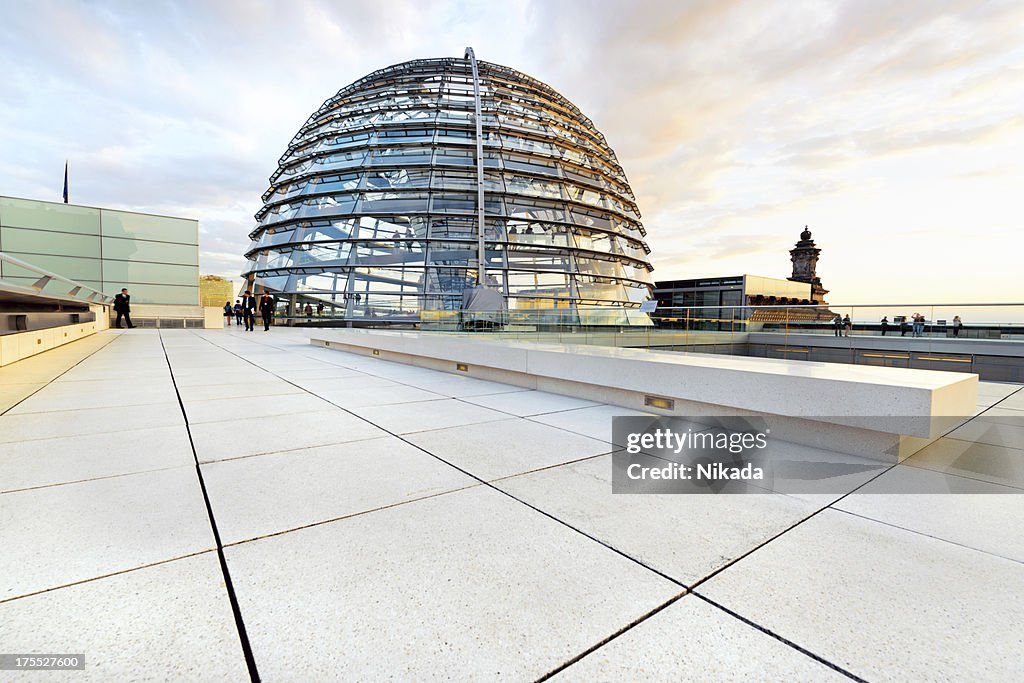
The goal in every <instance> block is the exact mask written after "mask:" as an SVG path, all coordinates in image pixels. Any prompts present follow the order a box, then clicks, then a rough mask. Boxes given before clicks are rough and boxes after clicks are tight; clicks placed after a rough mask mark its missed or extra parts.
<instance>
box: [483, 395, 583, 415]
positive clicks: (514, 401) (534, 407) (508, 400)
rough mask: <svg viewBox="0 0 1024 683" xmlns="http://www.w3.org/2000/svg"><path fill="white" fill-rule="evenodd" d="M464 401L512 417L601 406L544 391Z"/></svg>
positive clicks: (490, 396)
mask: <svg viewBox="0 0 1024 683" xmlns="http://www.w3.org/2000/svg"><path fill="white" fill-rule="evenodd" d="M465 401H466V402H467V403H475V404H477V405H478V406H484V407H485V408H493V409H494V410H500V411H502V412H505V413H511V414H512V415H519V416H520V417H526V416H529V415H541V414H543V413H557V412H560V411H563V410H575V409H576V408H589V407H591V406H597V405H601V404H600V403H597V402H595V401H586V400H584V399H582V398H573V397H572V396H562V395H560V394H550V393H548V392H546V391H515V392H510V393H502V394H489V395H486V396H470V397H467V398H466V399H465Z"/></svg>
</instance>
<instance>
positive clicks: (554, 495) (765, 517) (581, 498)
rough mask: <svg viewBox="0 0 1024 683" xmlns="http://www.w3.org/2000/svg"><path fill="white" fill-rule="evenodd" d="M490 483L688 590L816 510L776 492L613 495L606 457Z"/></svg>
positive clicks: (608, 459) (811, 506) (608, 462)
mask: <svg viewBox="0 0 1024 683" xmlns="http://www.w3.org/2000/svg"><path fill="white" fill-rule="evenodd" d="M494 486H496V487H497V488H499V489H501V490H502V491H507V492H508V493H510V494H512V495H513V496H515V497H516V498H519V499H520V500H523V501H525V502H526V503H528V504H530V505H533V506H535V507H537V508H539V509H541V510H544V511H545V512H547V513H548V514H550V515H553V516H554V517H555V518H556V519H560V520H562V521H564V522H565V523H567V524H569V525H571V526H573V527H575V528H577V529H579V530H581V531H583V532H584V533H587V534H589V535H591V536H593V537H594V538H597V539H599V540H601V541H602V542H604V543H607V544H608V545H610V546H612V547H613V548H616V549H618V550H620V551H622V552H624V553H626V554H627V555H629V556H630V557H634V558H636V559H638V560H640V561H642V562H644V563H645V564H647V565H648V566H650V567H653V568H654V569H657V570H658V571H661V572H664V573H665V574H667V575H668V576H671V577H672V578H674V579H675V580H677V581H679V582H681V583H684V584H687V585H692V584H694V583H696V582H697V581H698V580H699V579H701V578H704V577H705V576H707V575H708V574H710V573H711V572H713V571H715V570H716V569H719V568H721V567H722V566H724V565H725V564H727V563H728V562H730V561H732V560H734V559H736V558H737V557H740V556H741V555H743V554H744V553H746V552H748V551H750V550H752V549H753V548H755V547H756V546H757V545H758V544H760V543H763V542H764V541H766V540H768V539H769V538H771V537H772V536H774V535H776V534H778V533H780V532H782V531H784V530H785V529H787V528H788V527H789V526H791V525H793V524H795V523H796V522H798V521H800V520H801V519H803V518H805V517H807V516H809V515H811V514H813V513H814V511H815V510H817V509H818V507H817V506H815V505H812V504H810V503H807V502H804V501H801V500H799V499H796V498H792V497H789V496H784V495H781V494H767V493H766V494H759V495H758V494H717V495H716V494H707V495H702V494H633V495H631V494H613V493H612V456H610V455H608V456H601V457H599V458H593V459H591V460H584V461H582V462H578V463H572V464H568V465H563V466H561V467H555V468H552V469H547V470H542V471H540V472H533V473H531V474H524V475H522V476H519V477H511V478H509V479H501V480H499V481H497V482H495V483H494Z"/></svg>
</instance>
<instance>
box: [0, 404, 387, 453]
mask: <svg viewBox="0 0 1024 683" xmlns="http://www.w3.org/2000/svg"><path fill="white" fill-rule="evenodd" d="M0 419H2V418H0ZM191 431H192V441H193V443H194V444H195V447H196V453H198V455H199V461H200V462H210V461H214V460H225V459H228V458H241V457H245V456H249V455H257V454H260V453H274V452H277V451H287V450H294V449H298V448H310V447H313V446H327V445H330V444H335V443H346V442H348V441H360V440H362V439H372V438H375V437H380V436H386V433H385V432H383V431H382V430H380V429H378V428H376V427H374V426H373V425H371V424H369V423H367V422H366V421H365V420H360V419H359V418H357V417H353V416H352V415H349V414H348V413H346V412H344V411H343V410H341V409H339V408H334V409H331V410H322V411H318V412H313V413H296V414H294V415H281V416H276V417H263V418H258V419H246V420H238V421H235V422H209V423H203V424H196V425H192V426H191Z"/></svg>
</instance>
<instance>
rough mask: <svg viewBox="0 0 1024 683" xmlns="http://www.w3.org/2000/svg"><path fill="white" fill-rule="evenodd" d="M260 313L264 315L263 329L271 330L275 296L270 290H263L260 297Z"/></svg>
mask: <svg viewBox="0 0 1024 683" xmlns="http://www.w3.org/2000/svg"><path fill="white" fill-rule="evenodd" d="M260 315H261V316H263V331H264V332H269V331H270V319H271V318H272V317H274V297H272V296H270V292H263V296H262V297H260Z"/></svg>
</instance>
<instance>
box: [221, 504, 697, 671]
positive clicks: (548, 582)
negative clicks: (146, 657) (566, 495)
mask: <svg viewBox="0 0 1024 683" xmlns="http://www.w3.org/2000/svg"><path fill="white" fill-rule="evenodd" d="M225 552H226V554H227V558H228V564H229V567H230V570H231V574H232V578H233V580H234V583H235V588H236V591H237V594H238V598H239V602H240V604H241V608H242V612H243V614H244V615H245V621H246V626H247V629H248V633H249V637H250V640H251V641H252V643H253V648H254V651H255V654H256V662H257V665H258V666H259V669H260V673H261V675H263V677H264V678H266V679H267V680H279V679H287V678H289V677H291V676H293V675H294V661H291V658H292V656H293V655H294V653H296V652H302V653H304V654H303V663H304V667H305V668H304V671H303V677H304V678H305V679H306V680H327V679H332V680H339V679H341V680H344V679H356V678H358V679H383V678H395V679H399V680H442V679H443V680H452V679H454V680H470V679H476V680H483V679H487V680H493V679H495V678H497V677H499V676H500V677H501V678H502V679H507V680H524V679H533V678H537V677H538V676H540V675H542V674H544V673H545V672H547V671H550V670H551V669H553V668H555V667H556V666H557V665H559V664H560V663H562V662H564V661H566V660H567V659H569V658H570V657H572V656H573V655H575V654H576V653H578V652H580V651H582V650H583V649H585V648H586V647H588V646H590V645H592V644H593V643H595V642H598V641H600V640H601V639H602V638H604V637H606V636H607V635H608V634H610V633H613V632H614V631H616V630H617V629H619V628H622V627H624V626H626V625H627V624H629V623H630V622H631V621H633V620H635V619H636V618H637V617H639V616H640V615H642V614H644V613H646V612H648V611H650V610H651V609H653V608H654V607H655V606H657V605H659V604H663V603H664V602H665V601H667V600H668V599H670V598H671V597H673V596H674V595H677V594H678V593H679V592H680V589H679V587H678V586H676V585H675V584H672V583H670V582H668V581H665V580H664V579H662V578H661V577H658V576H657V575H655V574H653V573H651V572H648V571H646V570H644V569H643V568H641V567H639V566H637V565H636V564H634V563H632V562H630V561H629V560H627V559H625V558H623V557H621V556H620V555H617V554H616V553H613V552H611V551H609V550H608V549H606V548H603V547H601V546H600V545H599V544H597V543H594V542H592V541H590V540H588V539H586V538H584V537H582V536H580V535H579V534H577V533H575V532H573V531H572V530H570V529H567V528H566V527H564V526H562V525H560V524H558V523H557V522H554V521H552V520H550V519H548V518H546V517H544V516H543V515H540V514H538V513H537V512H535V511H533V510H530V509H529V508H527V507H525V506H522V505H520V504H518V503H516V502H515V501H513V500H511V499H509V498H507V497H505V496H503V495H501V494H499V493H497V492H495V491H493V490H490V489H486V488H484V487H476V488H473V489H469V490H465V491H459V492H456V493H451V494H447V495H444V496H438V497H435V498H429V499H426V500H421V501H416V502H412V503H407V504H405V505H399V506H397V507H393V508H388V509H386V510H379V511H376V512H372V513H369V514H366V515H359V516H357V517H352V518H349V519H345V520H342V521H339V522H333V523H330V524H324V525H320V526H316V527H311V528H308V529H303V530H300V531H295V532H292V533H288V534H283V535H280V536H274V537H271V538H266V539H261V540H258V541H253V542H251V543H245V544H242V545H237V546H232V547H229V548H227V549H226V551H225ZM268 567H273V571H267V568H268ZM296 595H301V596H303V599H301V600H296V599H295V596H296ZM371 634H372V635H371ZM339 653H343V654H342V655H341V656H339Z"/></svg>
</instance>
